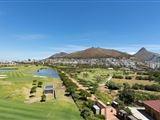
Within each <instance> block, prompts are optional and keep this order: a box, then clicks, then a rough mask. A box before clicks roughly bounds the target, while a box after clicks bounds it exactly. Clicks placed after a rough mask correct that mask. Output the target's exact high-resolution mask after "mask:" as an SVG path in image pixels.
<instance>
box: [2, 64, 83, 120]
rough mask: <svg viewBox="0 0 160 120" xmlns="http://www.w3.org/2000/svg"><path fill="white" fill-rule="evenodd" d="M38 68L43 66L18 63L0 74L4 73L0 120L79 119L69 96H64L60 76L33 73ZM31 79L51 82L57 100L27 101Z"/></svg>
mask: <svg viewBox="0 0 160 120" xmlns="http://www.w3.org/2000/svg"><path fill="white" fill-rule="evenodd" d="M40 68H43V66H18V67H17V70H14V71H9V72H1V73H0V75H6V76H7V78H3V79H2V78H1V79H0V91H1V92H0V120H82V118H81V117H80V112H79V110H78V108H77V107H76V105H75V103H74V102H73V100H72V98H70V97H66V96H65V95H64V94H65V89H64V88H63V87H62V81H61V80H60V79H55V78H41V77H35V76H34V73H35V72H36V71H37V70H38V69H40ZM33 80H37V81H41V82H43V84H44V85H45V84H47V83H52V84H53V85H54V87H55V90H56V96H57V99H53V100H50V101H47V102H45V103H41V102H35V103H31V104H29V103H26V102H25V101H26V100H28V99H29V94H30V89H31V87H32V83H33Z"/></svg>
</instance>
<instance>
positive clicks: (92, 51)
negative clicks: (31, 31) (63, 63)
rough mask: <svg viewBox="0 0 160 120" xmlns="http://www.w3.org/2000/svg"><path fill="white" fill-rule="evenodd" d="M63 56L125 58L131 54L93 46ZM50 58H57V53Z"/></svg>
mask: <svg viewBox="0 0 160 120" xmlns="http://www.w3.org/2000/svg"><path fill="white" fill-rule="evenodd" d="M61 57H64V58H108V57H114V58H123V57H130V55H129V54H127V53H124V52H120V51H117V50H113V49H104V48H94V47H92V48H88V49H86V50H82V51H78V52H73V53H70V54H65V55H63V56H61ZM50 58H55V55H54V57H53V56H52V57H50Z"/></svg>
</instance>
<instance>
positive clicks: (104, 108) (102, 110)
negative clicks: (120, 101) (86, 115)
mask: <svg viewBox="0 0 160 120" xmlns="http://www.w3.org/2000/svg"><path fill="white" fill-rule="evenodd" d="M96 105H97V106H98V107H99V108H100V114H101V115H104V116H106V110H107V106H106V105H105V104H104V103H103V102H102V101H100V100H98V101H96Z"/></svg>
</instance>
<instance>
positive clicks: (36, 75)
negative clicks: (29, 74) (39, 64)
mask: <svg viewBox="0 0 160 120" xmlns="http://www.w3.org/2000/svg"><path fill="white" fill-rule="evenodd" d="M33 77H40V78H47V77H46V76H39V75H34V76H33Z"/></svg>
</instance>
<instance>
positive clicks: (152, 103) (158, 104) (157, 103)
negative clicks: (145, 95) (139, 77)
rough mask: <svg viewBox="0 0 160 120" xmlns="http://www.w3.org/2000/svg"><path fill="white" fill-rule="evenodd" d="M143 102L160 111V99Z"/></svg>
mask: <svg viewBox="0 0 160 120" xmlns="http://www.w3.org/2000/svg"><path fill="white" fill-rule="evenodd" d="M143 103H144V104H145V105H147V106H149V107H151V108H152V109H154V110H155V111H157V112H159V113H160V100H148V101H144V102H143Z"/></svg>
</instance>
